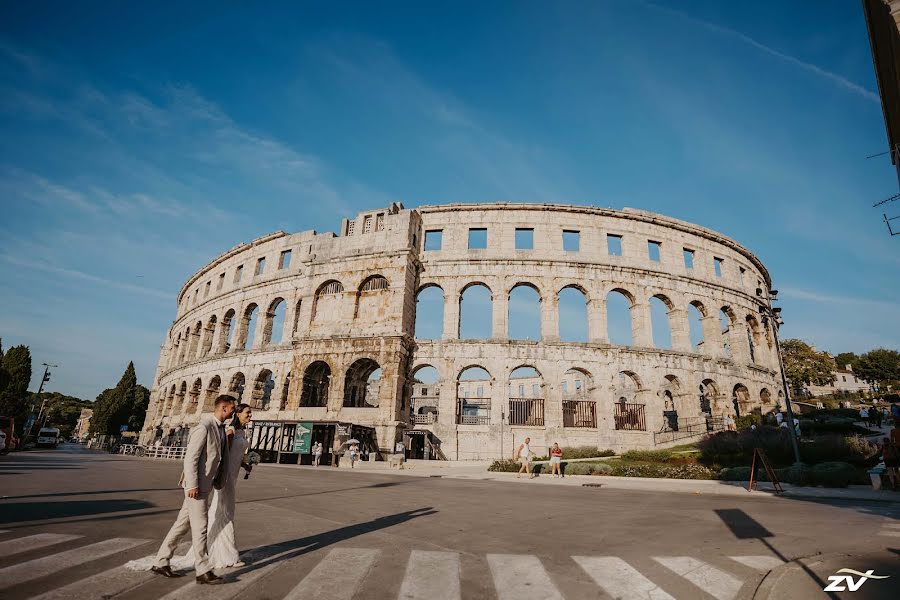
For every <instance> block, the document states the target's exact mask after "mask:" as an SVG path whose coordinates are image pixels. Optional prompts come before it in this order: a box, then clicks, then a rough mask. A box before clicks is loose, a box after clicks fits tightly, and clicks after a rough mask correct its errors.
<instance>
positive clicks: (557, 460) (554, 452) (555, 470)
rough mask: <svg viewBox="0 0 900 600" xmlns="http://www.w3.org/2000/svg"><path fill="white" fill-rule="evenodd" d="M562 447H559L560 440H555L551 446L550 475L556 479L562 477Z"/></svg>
mask: <svg viewBox="0 0 900 600" xmlns="http://www.w3.org/2000/svg"><path fill="white" fill-rule="evenodd" d="M562 455H563V451H562V448H560V447H559V443H558V442H553V447H552V448H550V475H551V476H553V477H554V478H555V479H559V478H560V477H562V472H561V471H560V468H561V466H562Z"/></svg>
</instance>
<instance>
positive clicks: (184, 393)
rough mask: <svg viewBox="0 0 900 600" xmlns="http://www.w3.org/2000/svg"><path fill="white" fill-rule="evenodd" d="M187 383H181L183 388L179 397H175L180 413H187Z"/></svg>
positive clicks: (179, 391) (179, 389)
mask: <svg viewBox="0 0 900 600" xmlns="http://www.w3.org/2000/svg"><path fill="white" fill-rule="evenodd" d="M187 390H188V387H187V381H182V382H181V387H180V388H178V395H177V396H176V397H175V406H176V407H177V408H178V409H179V410H178V412H180V413H182V414H183V413H186V412H187V406H185V400H186V399H187Z"/></svg>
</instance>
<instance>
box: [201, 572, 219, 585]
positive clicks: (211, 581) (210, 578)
mask: <svg viewBox="0 0 900 600" xmlns="http://www.w3.org/2000/svg"><path fill="white" fill-rule="evenodd" d="M197 583H205V584H208V585H216V584H219V583H225V580H224V579H222V578H221V577H219V576H218V575H216V574H215V573H213V572H212V571H207V572H206V573H204V574H203V575H197Z"/></svg>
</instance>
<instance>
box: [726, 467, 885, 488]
mask: <svg viewBox="0 0 900 600" xmlns="http://www.w3.org/2000/svg"><path fill="white" fill-rule="evenodd" d="M775 476H776V477H778V481H780V482H782V483H791V484H794V485H821V486H823V487H847V486H848V485H851V484H866V483H868V482H869V478H868V475H867V474H866V470H865V469H863V468H860V467H855V466H853V465H851V464H850V463H847V462H840V461H832V462H823V463H819V464H817V465H813V466H809V465H806V464H802V463H801V464H799V465H794V466H790V467H785V468H782V469H775ZM756 477H757V480H758V481H768V480H769V477H768V475H767V474H766V472H765V470H763V469H757V473H756ZM718 478H719V479H722V480H724V481H749V480H750V467H728V468H724V469H722V470H721V471H720V472H719V477H718Z"/></svg>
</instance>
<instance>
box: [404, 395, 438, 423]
mask: <svg viewBox="0 0 900 600" xmlns="http://www.w3.org/2000/svg"><path fill="white" fill-rule="evenodd" d="M438 401H439V398H438V397H437V396H419V397H416V398H412V399H411V400H410V409H409V412H410V421H411V422H412V423H413V424H414V425H430V424H432V423H435V422H437V418H438V409H437V405H438ZM423 409H424V410H423ZM420 411H423V412H420Z"/></svg>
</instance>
